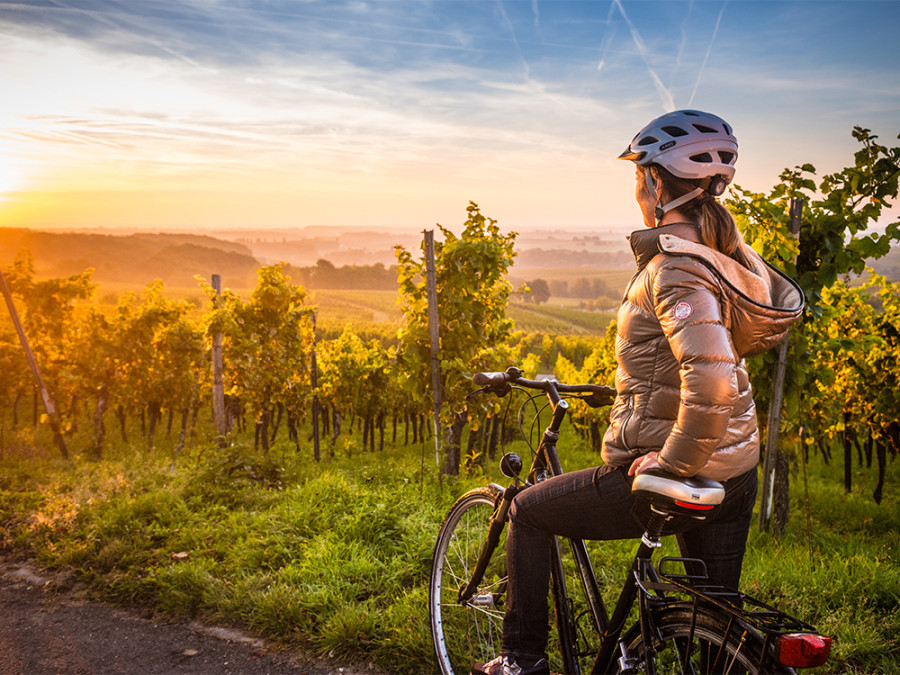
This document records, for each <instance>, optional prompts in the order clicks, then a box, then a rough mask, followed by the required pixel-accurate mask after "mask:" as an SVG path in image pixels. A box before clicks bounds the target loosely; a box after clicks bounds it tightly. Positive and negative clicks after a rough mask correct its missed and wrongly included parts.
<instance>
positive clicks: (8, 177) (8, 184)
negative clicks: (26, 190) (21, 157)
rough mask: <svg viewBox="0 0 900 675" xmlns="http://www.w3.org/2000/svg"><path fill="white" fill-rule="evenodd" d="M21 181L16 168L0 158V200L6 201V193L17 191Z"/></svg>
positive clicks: (19, 173)
mask: <svg viewBox="0 0 900 675" xmlns="http://www.w3.org/2000/svg"><path fill="white" fill-rule="evenodd" d="M21 181H22V174H21V172H20V171H19V169H18V167H16V165H15V164H13V163H12V162H9V161H4V159H3V157H2V156H0V200H4V199H6V198H7V197H6V195H7V193H9V192H12V191H13V190H15V189H17V188H18V187H19V184H20V183H21Z"/></svg>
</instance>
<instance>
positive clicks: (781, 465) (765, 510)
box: [759, 197, 803, 533]
mask: <svg viewBox="0 0 900 675" xmlns="http://www.w3.org/2000/svg"><path fill="white" fill-rule="evenodd" d="M802 214H803V200H802V199H798V198H796V197H794V198H792V199H791V210H790V217H791V220H790V229H791V234H793V235H794V236H795V237H796V236H799V234H800V219H801V216H802ZM789 341H790V333H788V335H786V336H785V338H784V340H783V341H782V342H781V344H779V345H778V347H777V352H776V353H777V360H776V362H775V371H774V373H773V374H772V398H771V400H770V401H769V414H768V421H767V423H766V446H765V455H764V457H763V472H762V496H761V497H760V502H759V529H760V530H768V529H769V525H770V524H771V522H772V516H773V513H774V505H775V495H776V493H777V494H778V504H779V507H780V510H781V511H783V512H782V513H779V514H776V518H775V527H776V531H777V532H779V533H780V532H781V531H782V530H783V529H784V527H785V525H787V515H788V514H787V509H788V501H787V500H788V498H789V485H788V469H789V467H788V460H787V455H785V453H784V451H783V450H781V448H779V445H778V444H779V432H780V427H781V410H782V407H783V404H784V380H785V375H786V373H787V354H788V343H789Z"/></svg>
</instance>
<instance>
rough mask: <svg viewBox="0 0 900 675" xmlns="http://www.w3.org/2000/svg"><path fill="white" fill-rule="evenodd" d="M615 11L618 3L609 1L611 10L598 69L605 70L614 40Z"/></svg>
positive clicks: (607, 19) (607, 18)
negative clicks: (610, 46)
mask: <svg viewBox="0 0 900 675" xmlns="http://www.w3.org/2000/svg"><path fill="white" fill-rule="evenodd" d="M615 11H616V3H615V2H611V3H609V12H607V13H606V36H605V37H604V38H603V46H602V47H601V48H600V63H598V64H597V70H603V66H605V65H606V55H607V53H608V52H609V44H610V42H612V37H613V35H614V34H615V30H614V29H613V23H612V17H613V13H614V12H615Z"/></svg>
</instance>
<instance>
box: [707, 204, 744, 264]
mask: <svg viewBox="0 0 900 675" xmlns="http://www.w3.org/2000/svg"><path fill="white" fill-rule="evenodd" d="M696 201H698V202H699V207H700V216H701V217H700V242H701V243H702V244H704V245H705V246H709V247H710V248H714V249H716V250H717V251H719V252H720V253H724V254H725V255H727V256H728V257H729V258H734V259H735V260H737V261H738V262H739V263H740V264H741V265H743V266H744V267H746V268H747V269H749V270H752V269H753V264H752V263H751V262H750V258H749V257H748V256H747V254H746V253H745V251H744V238H743V237H742V236H741V233H740V231H739V230H738V228H737V223H735V222H734V218H733V217H732V215H731V214H730V213H729V212H728V209H726V208H725V207H724V206H722V205H721V204H720V203H719V202H717V201H716V199H715V198H714V197H712V196H711V195H709V194H708V193H704V194H703V195H702V196H701V197H700V198H699V199H698V200H696Z"/></svg>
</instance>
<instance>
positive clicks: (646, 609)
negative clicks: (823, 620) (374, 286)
mask: <svg viewBox="0 0 900 675" xmlns="http://www.w3.org/2000/svg"><path fill="white" fill-rule="evenodd" d="M511 370H512V369H511ZM492 377H493V376H492V375H490V374H488V375H486V376H485V377H482V378H481V382H479V380H478V379H476V380H475V381H476V383H480V384H484V383H485V382H488V383H489V384H490V385H491V386H490V387H486V388H485V390H489V391H494V392H495V393H498V392H502V393H505V392H506V391H508V390H509V388H508V386H507V387H506V389H501V388H499V387H502V386H503V385H504V384H505V382H504V381H502V379H500V380H493V381H492V380H491V378H492ZM518 382H520V383H522V384H523V385H526V384H527V388H531V389H540V390H541V391H543V392H544V393H545V394H546V395H547V398H548V400H549V404H550V409H551V420H550V424H549V426H548V427H547V429H546V430H545V431H544V432H543V434H542V436H541V441H540V443H539V446H538V448H537V450H536V451H535V452H534V453H533V460H532V465H531V467H530V469H529V473H528V481H526V484H525V485H524V486H521V485H519V479H518V477H516V479H515V481H514V482H513V483H512V484H511V485H509V486H508V487H507V488H506V489H504V488H503V487H502V486H500V485H495V487H496V488H497V490H499V491H500V494H499V496H498V498H497V500H496V502H495V505H494V511H493V514H492V516H491V519H490V527H489V531H488V536H487V539H486V541H485V543H484V545H483V546H482V548H481V551H480V553H479V556H478V561H477V563H476V565H475V568H474V570H473V573H472V576H471V578H470V579H469V581H468V583H467V584H466V585H465V586H464V587H463V588H462V589H461V590H460V591H459V595H458V598H457V599H458V602H459V603H460V604H461V605H466V604H472V605H478V604H479V603H485V604H493V603H494V602H495V600H496V597H495V596H493V595H492V596H491V597H488V596H484V597H476V596H475V592H476V589H477V588H478V586H479V584H480V583H481V581H482V578H483V576H484V572H485V569H486V568H487V565H488V564H489V562H490V560H491V557H492V555H493V553H494V550H495V549H496V547H497V545H498V543H499V541H500V537H501V535H502V531H503V528H504V527H505V525H506V521H507V516H508V513H509V509H510V506H511V504H512V501H513V499H514V497H515V496H516V494H518V493H519V492H520V491H521V490H524V489H528V487H529V484H531V485H536V484H538V483H541V482H543V481H545V480H547V479H548V478H550V477H553V476H558V475H561V474H562V473H563V470H562V466H561V463H560V460H559V455H558V453H557V448H556V445H557V441H558V440H559V436H560V433H559V432H560V428H561V426H562V423H563V420H564V419H565V417H566V414H567V413H568V410H569V405H568V403H567V401H565V400H563V399H562V397H561V396H560V393H559V390H562V391H563V393H570V394H571V393H573V392H580V391H583V389H582V386H571V385H559V383H556V382H555V381H550V382H541V383H538V382H531V381H525V380H522V379H520V378H519V379H518ZM558 388H559V390H558ZM501 395H502V394H501ZM507 475H510V474H507ZM715 485H716V489H717V490H720V491H721V486H720V485H718V484H715ZM693 489H696V488H693ZM651 503H655V502H653V501H651ZM677 503H679V504H681V502H677ZM713 503H718V502H713ZM666 504H667V503H666ZM671 508H672V507H671V506H670V505H668V504H667V505H666V506H663V507H661V508H660V509H657V508H656V507H653V508H652V509H651V516H650V519H649V520H648V522H647V524H646V526H645V532H644V535H643V537H642V538H641V543H640V545H639V547H638V549H637V552H636V554H635V556H634V561H633V563H632V566H631V568H630V570H629V573H628V574H627V576H626V578H625V581H624V583H623V585H622V590H621V592H620V594H619V597H618V600H617V602H616V606H615V608H614V609H613V613H612V615H611V616H609V615H608V614H607V608H606V605H605V604H604V602H603V599H602V597H601V596H600V592H599V589H598V587H597V581H596V577H595V574H594V569H593V565H592V563H591V560H590V557H589V556H588V552H587V547H586V545H585V542H584V540H581V539H568V538H567V539H568V541H569V543H570V545H571V548H572V551H573V554H574V558H575V563H576V566H577V568H578V571H579V576H580V580H581V583H582V587H583V589H584V592H585V601H586V603H587V606H588V610H589V615H590V619H591V622H592V625H593V628H594V631H595V632H596V634H597V635H598V637H599V645H598V648H597V652H596V655H595V657H594V664H593V668H592V673H607V672H611V671H613V670H615V668H614V667H613V666H614V664H616V665H618V667H619V668H620V672H630V671H631V669H632V668H633V667H634V666H635V664H636V661H638V660H639V661H641V662H642V665H643V667H644V669H645V672H647V673H650V674H651V675H652V674H653V673H655V668H656V666H655V651H656V649H657V647H656V645H657V644H659V642H660V640H661V637H660V636H661V633H660V625H659V624H658V623H657V622H658V620H659V619H658V618H657V610H662V609H669V608H671V609H684V608H688V609H689V611H690V612H691V615H690V616H691V618H690V622H691V629H690V632H691V635H693V632H694V627H693V625H694V621H695V619H696V617H697V616H698V608H699V607H706V608H714V609H715V610H716V611H717V612H718V613H719V615H720V616H723V617H726V618H727V620H728V623H727V628H726V629H725V630H724V635H722V638H723V642H722V643H721V645H720V648H719V651H718V652H717V653H716V654H715V656H714V657H712V658H711V661H710V662H711V663H712V665H713V667H716V666H718V665H721V661H720V659H722V658H724V657H726V656H727V654H726V647H729V646H731V647H734V646H735V645H737V646H738V650H739V649H740V645H741V644H742V643H743V639H744V635H746V633H747V631H755V632H756V633H758V634H760V635H761V636H762V638H760V639H763V640H764V649H763V650H762V652H761V653H760V655H759V659H760V663H759V669H760V671H761V672H765V671H764V670H763V668H764V666H765V665H766V664H767V663H768V661H767V660H768V659H770V658H771V657H770V656H767V654H768V651H767V650H768V648H770V647H773V646H774V647H775V649H776V652H777V651H778V648H780V645H779V644H777V643H778V642H780V641H781V639H782V638H783V637H789V638H797V637H798V634H799V633H810V634H811V633H812V632H813V631H815V629H814V628H813V627H812V626H810V625H808V624H806V623H803V622H802V621H799V620H798V619H795V618H793V617H791V616H789V615H787V614H785V613H783V612H780V611H779V610H776V609H774V608H772V607H770V606H768V605H766V604H765V603H762V602H760V601H758V600H756V599H754V598H752V597H750V596H746V595H744V594H742V593H739V592H738V591H733V590H730V589H726V588H723V587H719V586H712V585H710V582H709V580H708V578H707V577H706V576H705V574H701V575H691V574H683V575H677V574H668V573H665V572H664V571H663V566H664V564H666V563H668V562H680V563H682V564H687V563H699V564H700V565H701V566H702V569H705V565H703V563H702V561H700V560H697V559H692V558H675V557H669V558H664V559H663V560H662V561H661V562H660V567H659V572H658V571H657V569H656V568H654V566H653V560H652V557H653V551H654V550H655V549H656V548H658V547H659V546H660V545H661V544H660V537H661V536H662V532H663V528H664V526H665V524H666V522H667V520H668V519H669V518H670V517H671V514H673V513H691V514H692V515H695V516H696V515H697V513H698V512H697V511H696V510H689V511H684V510H682V511H678V509H677V508H676V509H675V510H674V511H671V512H670V511H669V510H668V509H671ZM702 508H710V507H703V506H695V507H693V509H702ZM559 541H560V538H559V537H553V538H552V542H553V543H552V547H551V569H550V573H551V574H550V585H551V588H550V590H551V592H552V593H553V601H554V606H555V610H556V619H557V621H556V623H557V629H558V632H559V647H560V652H561V657H562V661H563V670H564V671H565V672H568V673H580V672H581V665H580V663H579V658H580V657H584V656H588V655H589V654H590V652H587V651H580V650H579V648H578V641H579V634H578V633H579V631H578V626H577V625H576V621H577V619H576V617H575V616H574V613H573V610H572V606H571V604H570V601H569V595H568V590H567V588H566V581H565V575H564V567H563V559H562V553H561V551H560V543H559ZM500 592H501V593H505V588H504V589H500ZM681 597H686V598H688V599H689V602H684V601H683V600H682V599H680V598H681ZM636 600H637V601H638V602H639V623H638V624H637V627H636V628H631V629H629V634H630V635H631V638H628V636H627V635H626V639H633V638H634V631H635V630H639V631H640V636H641V643H642V644H643V645H645V646H646V647H645V649H644V654H643V658H642V659H641V658H639V657H634V656H632V655H629V654H628V653H627V648H626V647H627V645H626V644H625V640H623V639H622V633H623V631H624V629H625V624H626V622H627V620H628V617H629V614H630V612H631V609H632V608H633V606H634V603H635V601H636ZM728 600H730V601H728ZM748 606H749V607H751V609H744V607H748ZM741 631H743V633H741ZM732 634H734V637H733V638H732ZM816 637H817V638H818V636H816ZM732 639H733V640H734V642H733V643H729V640H732ZM829 644H830V641H829ZM676 648H677V651H678V653H677V658H678V659H679V660H682V661H683V662H684V663H685V664H687V662H688V660H689V659H690V657H691V654H690V651H689V649H685V648H683V647H681V646H677V645H676ZM795 648H796V649H800V647H799V646H798V647H795ZM817 648H818V647H814V649H817ZM682 652H684V653H682ZM617 653H618V655H619V658H618V661H616V658H617ZM824 654H825V658H827V648H826V649H825V650H824ZM779 658H780V657H779ZM794 665H801V664H800V663H797V664H794ZM804 665H806V664H804ZM813 665H818V663H814V664H813Z"/></svg>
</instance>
